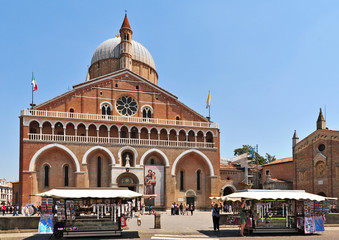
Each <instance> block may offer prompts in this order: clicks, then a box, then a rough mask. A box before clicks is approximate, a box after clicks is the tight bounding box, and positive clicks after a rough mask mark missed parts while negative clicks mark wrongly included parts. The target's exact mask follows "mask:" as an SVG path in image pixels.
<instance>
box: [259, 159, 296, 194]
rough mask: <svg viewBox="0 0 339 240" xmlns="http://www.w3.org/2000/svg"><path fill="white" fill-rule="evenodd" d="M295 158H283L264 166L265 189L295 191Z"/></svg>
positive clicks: (263, 183) (263, 184)
mask: <svg viewBox="0 0 339 240" xmlns="http://www.w3.org/2000/svg"><path fill="white" fill-rule="evenodd" d="M293 170H294V163H293V158H292V157H289V158H282V159H277V160H275V161H272V162H270V163H267V164H265V165H263V166H262V178H261V180H262V186H263V188H264V189H293V173H294V171H293Z"/></svg>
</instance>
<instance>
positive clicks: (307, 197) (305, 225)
mask: <svg viewBox="0 0 339 240" xmlns="http://www.w3.org/2000/svg"><path fill="white" fill-rule="evenodd" d="M211 199H212V200H213V199H214V200H216V201H222V202H223V203H224V204H230V205H231V209H232V213H231V216H229V217H228V219H227V221H228V223H229V224H232V223H233V224H238V222H239V212H240V210H241V209H240V206H241V201H243V200H246V203H247V204H246V205H247V206H246V212H247V216H248V219H247V226H246V229H247V230H248V231H251V232H265V233H268V232H304V233H314V232H317V231H324V219H325V215H326V214H327V213H328V212H329V211H328V208H329V203H328V200H326V198H325V197H323V196H319V195H315V194H311V193H307V192H305V191H304V190H261V189H260V190H259V189H250V190H244V191H239V192H235V193H232V194H229V195H227V196H224V197H219V198H216V197H214V198H212V197H211ZM228 214H229V213H228Z"/></svg>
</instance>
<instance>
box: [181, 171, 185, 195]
mask: <svg viewBox="0 0 339 240" xmlns="http://www.w3.org/2000/svg"><path fill="white" fill-rule="evenodd" d="M180 191H184V171H180Z"/></svg>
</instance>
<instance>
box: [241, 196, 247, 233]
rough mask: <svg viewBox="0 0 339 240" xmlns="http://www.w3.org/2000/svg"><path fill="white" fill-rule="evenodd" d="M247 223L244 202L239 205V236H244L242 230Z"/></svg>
mask: <svg viewBox="0 0 339 240" xmlns="http://www.w3.org/2000/svg"><path fill="white" fill-rule="evenodd" d="M246 223H247V213H246V200H244V201H243V202H242V204H241V210H240V235H241V236H243V237H245V236H244V229H245V226H246Z"/></svg>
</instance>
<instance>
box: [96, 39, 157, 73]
mask: <svg viewBox="0 0 339 240" xmlns="http://www.w3.org/2000/svg"><path fill="white" fill-rule="evenodd" d="M120 41H121V38H120V37H118V38H111V39H108V40H106V41H104V42H103V43H101V44H100V45H99V47H97V49H95V51H94V54H93V57H92V61H91V65H92V64H93V63H95V62H97V61H100V60H103V59H109V58H120ZM132 59H133V60H136V61H140V62H142V63H145V64H147V65H149V66H150V67H152V68H153V69H154V70H156V68H155V63H154V60H153V57H152V55H151V54H150V53H149V51H148V50H147V49H146V48H145V47H144V46H143V45H141V44H140V43H138V42H137V41H134V40H132Z"/></svg>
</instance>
